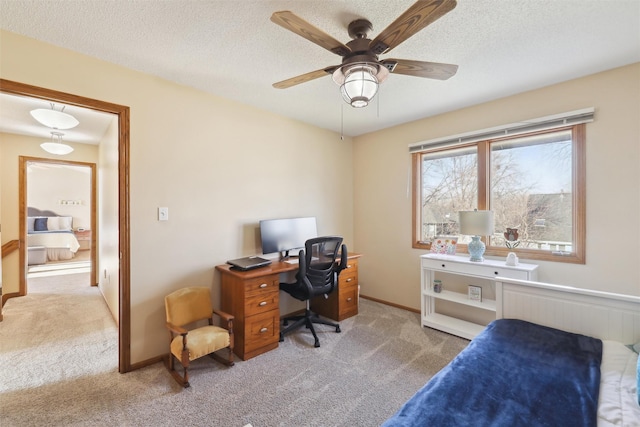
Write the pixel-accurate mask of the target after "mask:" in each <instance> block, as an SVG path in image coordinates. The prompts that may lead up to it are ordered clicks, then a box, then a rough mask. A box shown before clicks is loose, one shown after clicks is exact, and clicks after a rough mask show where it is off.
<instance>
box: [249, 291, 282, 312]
mask: <svg viewBox="0 0 640 427" xmlns="http://www.w3.org/2000/svg"><path fill="white" fill-rule="evenodd" d="M278 297H279V293H278V292H273V291H269V292H262V293H258V294H256V295H249V296H247V297H246V298H245V300H244V315H245V316H253V315H254V314H260V313H265V312H267V311H271V310H275V309H277V308H278Z"/></svg>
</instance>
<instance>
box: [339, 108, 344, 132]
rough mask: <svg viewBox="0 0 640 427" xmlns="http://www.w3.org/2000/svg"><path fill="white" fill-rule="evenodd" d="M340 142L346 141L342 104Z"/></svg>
mask: <svg viewBox="0 0 640 427" xmlns="http://www.w3.org/2000/svg"><path fill="white" fill-rule="evenodd" d="M340 140H341V141H344V104H340Z"/></svg>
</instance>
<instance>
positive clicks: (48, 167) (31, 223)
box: [20, 156, 98, 294]
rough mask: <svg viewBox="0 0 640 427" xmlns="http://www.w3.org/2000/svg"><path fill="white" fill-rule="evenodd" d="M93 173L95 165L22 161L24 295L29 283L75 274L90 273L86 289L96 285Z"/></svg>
mask: <svg viewBox="0 0 640 427" xmlns="http://www.w3.org/2000/svg"><path fill="white" fill-rule="evenodd" d="M95 171H96V165H95V163H84V162H73V161H63V160H52V159H44V158H27V157H22V156H21V157H20V174H21V175H23V176H24V177H25V182H24V183H22V182H20V185H26V189H25V191H20V194H25V195H26V199H25V200H20V204H24V205H25V206H26V211H27V248H26V249H27V272H26V274H27V280H26V289H25V293H26V294H28V292H29V281H30V279H33V278H43V277H51V276H61V275H67V274H75V273H90V274H89V275H88V282H87V286H97V284H98V282H97V278H96V269H97V262H96V261H97V259H96V243H95V242H96V234H97V233H96V231H97V228H96V223H97V221H96V196H95V193H96V173H95ZM49 215H52V216H49ZM36 225H37V226H38V227H36ZM36 228H38V229H39V230H36ZM44 229H46V230H44Z"/></svg>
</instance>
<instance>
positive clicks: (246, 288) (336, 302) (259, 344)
mask: <svg viewBox="0 0 640 427" xmlns="http://www.w3.org/2000/svg"><path fill="white" fill-rule="evenodd" d="M359 257H360V255H359V254H350V255H349V263H348V265H347V268H346V269H344V270H343V271H342V273H340V280H339V282H338V289H337V291H334V292H332V293H331V294H330V295H329V299H324V298H315V299H313V300H312V301H311V307H312V310H314V311H316V313H318V314H320V315H322V316H325V317H329V318H331V319H333V320H337V321H341V320H343V319H346V318H348V317H351V316H355V315H356V314H358V300H357V298H358V258H359ZM216 270H218V271H219V272H220V279H221V294H222V295H221V307H220V308H221V309H222V311H225V312H227V313H229V314H232V315H233V316H235V320H234V325H233V331H234V352H235V354H236V355H237V356H238V357H240V358H241V359H242V360H248V359H251V358H252V357H255V356H258V355H260V354H262V353H266V352H267V351H269V350H273V349H274V348H276V347H278V342H279V339H280V305H279V304H280V300H279V295H280V274H281V273H286V272H289V271H296V270H298V265H297V264H289V263H286V262H279V261H278V262H273V263H271V264H270V265H268V266H266V267H261V268H256V269H253V270H248V271H240V270H236V269H234V268H231V266H230V265H228V264H224V265H218V266H216Z"/></svg>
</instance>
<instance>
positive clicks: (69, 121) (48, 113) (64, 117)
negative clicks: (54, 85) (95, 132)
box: [31, 102, 80, 129]
mask: <svg viewBox="0 0 640 427" xmlns="http://www.w3.org/2000/svg"><path fill="white" fill-rule="evenodd" d="M64 108H65V107H64V106H62V109H61V110H60V111H58V110H56V109H55V105H54V104H53V102H52V103H51V109H50V110H48V109H46V108H37V109H35V110H31V115H32V116H33V118H34V119H36V120H37V121H38V122H39V123H40V124H43V125H45V126H47V127H50V128H52V129H71V128H74V127H76V126H78V124H79V123H80V122H79V121H78V120H77V119H76V118H75V117H73V116H72V115H71V114H67V113H65V112H64Z"/></svg>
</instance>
